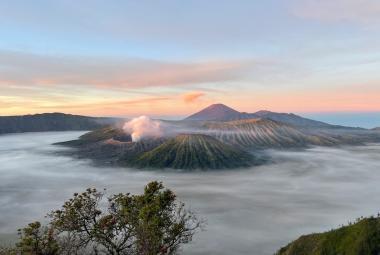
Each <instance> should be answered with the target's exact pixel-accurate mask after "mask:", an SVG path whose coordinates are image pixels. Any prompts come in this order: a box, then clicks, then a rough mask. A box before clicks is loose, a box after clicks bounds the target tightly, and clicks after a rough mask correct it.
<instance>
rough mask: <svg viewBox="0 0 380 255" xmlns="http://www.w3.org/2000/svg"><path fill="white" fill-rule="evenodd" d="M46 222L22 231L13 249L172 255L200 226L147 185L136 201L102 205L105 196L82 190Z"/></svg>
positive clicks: (46, 254) (158, 188)
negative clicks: (15, 247) (47, 225)
mask: <svg viewBox="0 0 380 255" xmlns="http://www.w3.org/2000/svg"><path fill="white" fill-rule="evenodd" d="M48 216H49V218H50V223H49V227H41V224H40V223H39V222H35V223H31V224H29V225H28V227H26V228H24V229H23V230H22V235H21V238H20V242H19V244H18V245H17V246H18V247H19V249H23V250H26V249H27V250H28V252H29V253H25V254H33V255H55V254H84V253H90V254H109V255H121V254H128V255H129V254H139V255H163V254H175V253H176V252H177V251H178V248H179V247H180V246H181V244H184V243H188V242H190V241H191V240H192V237H193V235H194V234H195V233H196V231H197V230H198V229H200V228H202V226H203V222H202V221H201V220H199V219H198V218H197V217H196V215H195V214H194V213H192V212H191V211H189V210H187V209H185V205H184V204H183V203H181V202H177V198H176V195H175V194H174V193H173V192H172V191H171V190H169V189H165V188H164V186H163V185H162V183H160V182H151V183H149V184H148V185H147V186H146V187H145V189H144V193H143V194H141V195H131V194H129V193H127V194H122V193H120V194H116V195H113V196H111V197H109V198H108V199H107V200H106V199H105V193H104V192H99V191H97V190H96V189H87V190H86V191H85V192H83V193H81V194H77V193H76V194H74V196H73V198H71V199H69V200H68V201H66V202H65V203H64V205H63V206H62V208H61V209H60V210H55V211H53V212H51V213H50V214H49V215H48ZM78 251H80V252H78ZM23 254H24V253H23Z"/></svg>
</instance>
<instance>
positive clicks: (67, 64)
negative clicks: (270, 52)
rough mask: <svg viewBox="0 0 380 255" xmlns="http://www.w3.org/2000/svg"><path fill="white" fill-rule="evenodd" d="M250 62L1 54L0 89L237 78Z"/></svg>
mask: <svg viewBox="0 0 380 255" xmlns="http://www.w3.org/2000/svg"><path fill="white" fill-rule="evenodd" d="M250 64H251V63H248V62H246V61H219V60H215V61H202V62H184V63H172V62H164V61H155V60H147V59H133V58H129V59H115V58H96V57H81V58H79V57H57V56H46V55H36V54H29V53H21V52H9V51H8V52H7V51H0V77H1V78H0V86H6V85H14V84H17V85H47V86H52V85H67V84H69V85H71V84H73V85H88V86H96V87H124V88H143V87H159V86H178V85H186V84H194V83H198V84H201V83H205V82H221V81H226V80H233V79H236V78H237V77H239V76H240V75H241V73H242V72H244V71H245V70H246V69H247V68H248V66H249V65H250Z"/></svg>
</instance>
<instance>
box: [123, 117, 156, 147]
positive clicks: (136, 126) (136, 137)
mask: <svg viewBox="0 0 380 255" xmlns="http://www.w3.org/2000/svg"><path fill="white" fill-rule="evenodd" d="M123 129H124V131H125V132H127V133H130V134H131V137H132V141H134V142H138V141H140V140H141V139H142V138H144V137H160V136H162V135H163V131H162V128H161V123H160V122H159V121H156V120H152V119H151V118H149V117H147V116H140V117H137V118H134V119H132V120H130V121H128V122H126V123H125V124H124V126H123Z"/></svg>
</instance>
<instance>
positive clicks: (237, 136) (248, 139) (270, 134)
mask: <svg viewBox="0 0 380 255" xmlns="http://www.w3.org/2000/svg"><path fill="white" fill-rule="evenodd" d="M204 127H205V128H206V129H207V132H208V133H209V134H210V135H212V136H214V137H216V138H217V139H219V140H221V141H223V142H226V143H228V144H232V145H235V146H242V147H247V148H257V149H260V148H289V147H303V146H307V145H328V146H330V145H334V144H338V142H339V141H338V140H336V139H334V138H331V137H327V136H322V135H320V136H318V135H311V134H306V133H304V132H302V131H301V130H298V129H296V128H295V127H293V126H291V125H287V124H284V123H281V122H277V121H273V120H270V119H261V118H259V119H246V120H236V121H228V122H206V123H205V124H204Z"/></svg>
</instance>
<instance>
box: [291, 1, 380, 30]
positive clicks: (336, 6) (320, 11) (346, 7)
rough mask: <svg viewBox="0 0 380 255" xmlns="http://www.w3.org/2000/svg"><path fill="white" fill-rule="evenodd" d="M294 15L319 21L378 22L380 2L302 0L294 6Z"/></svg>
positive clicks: (379, 19)
mask: <svg viewBox="0 0 380 255" xmlns="http://www.w3.org/2000/svg"><path fill="white" fill-rule="evenodd" d="M295 13H296V15H299V16H301V17H305V18H312V19H317V20H321V21H338V22H347V21H348V22H358V23H364V24H367V25H369V24H372V25H374V23H376V24H377V23H379V22H380V2H379V1H377V0H333V1H331V0H302V1H298V3H297V7H296V8H295Z"/></svg>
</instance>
